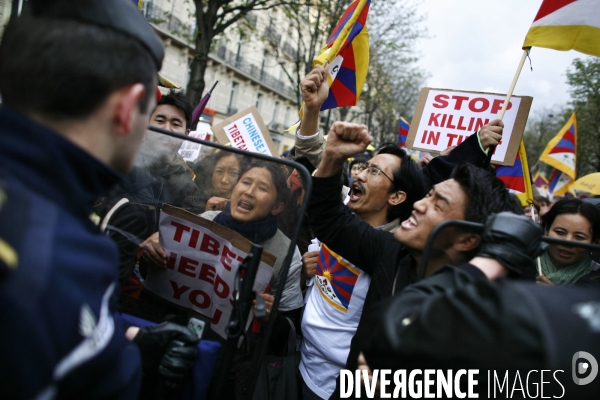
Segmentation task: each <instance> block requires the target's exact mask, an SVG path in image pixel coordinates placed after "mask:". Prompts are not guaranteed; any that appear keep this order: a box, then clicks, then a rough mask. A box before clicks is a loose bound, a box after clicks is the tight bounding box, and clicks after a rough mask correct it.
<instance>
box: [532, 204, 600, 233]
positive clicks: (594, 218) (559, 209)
mask: <svg viewBox="0 0 600 400" xmlns="http://www.w3.org/2000/svg"><path fill="white" fill-rule="evenodd" d="M561 214H580V215H583V216H584V217H585V219H587V220H588V221H590V224H591V225H592V242H597V241H598V237H600V211H598V209H597V208H596V207H595V206H594V205H593V204H591V203H586V202H585V201H583V200H581V199H562V200H559V201H557V202H556V204H554V205H553V206H552V208H550V210H549V211H548V212H547V213H546V214H544V215H543V216H542V228H544V232H548V231H549V230H550V227H551V226H552V224H553V223H554V220H555V219H556V217H557V216H559V215H561Z"/></svg>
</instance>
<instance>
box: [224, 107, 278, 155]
mask: <svg viewBox="0 0 600 400" xmlns="http://www.w3.org/2000/svg"><path fill="white" fill-rule="evenodd" d="M212 131H213V133H214V134H215V137H216V138H217V140H218V141H219V143H222V144H226V143H231V145H232V146H233V147H236V148H238V149H240V150H246V151H250V152H253V153H262V154H266V155H268V156H275V157H276V156H277V148H276V147H275V143H273V139H271V134H269V129H267V126H266V125H265V123H264V122H263V120H262V118H261V116H260V114H259V112H258V109H257V108H256V107H255V106H252V107H250V108H247V109H245V110H244V111H241V112H239V113H237V114H235V115H232V116H231V117H229V118H227V119H226V120H225V121H223V122H221V123H220V124H217V125H215V126H213V129H212Z"/></svg>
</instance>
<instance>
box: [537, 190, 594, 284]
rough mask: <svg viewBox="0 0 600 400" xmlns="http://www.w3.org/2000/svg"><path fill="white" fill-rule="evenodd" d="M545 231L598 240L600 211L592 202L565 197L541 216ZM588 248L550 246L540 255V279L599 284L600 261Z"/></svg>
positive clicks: (577, 240)
mask: <svg viewBox="0 0 600 400" xmlns="http://www.w3.org/2000/svg"><path fill="white" fill-rule="evenodd" d="M542 226H543V228H544V231H545V234H546V235H548V236H550V237H555V238H558V239H564V240H572V241H576V242H582V243H596V242H597V241H598V238H599V237H600V213H599V212H598V209H596V207H594V206H593V205H592V204H591V203H586V202H584V201H582V200H580V199H562V200H560V201H558V202H557V203H556V204H555V205H554V206H552V208H551V209H550V211H548V212H547V213H546V214H544V216H543V217H542ZM588 253H589V251H588V250H586V249H582V248H575V247H567V246H563V245H558V244H552V245H550V246H548V250H547V251H546V252H545V253H544V254H543V255H542V256H541V257H540V260H541V264H542V271H543V275H541V276H539V277H538V282H540V283H544V284H548V285H567V286H569V285H573V284H576V283H577V284H585V285H588V286H589V285H591V286H600V274H599V272H598V270H600V265H598V264H597V263H595V262H594V261H592V260H591V259H590V257H589V255H588Z"/></svg>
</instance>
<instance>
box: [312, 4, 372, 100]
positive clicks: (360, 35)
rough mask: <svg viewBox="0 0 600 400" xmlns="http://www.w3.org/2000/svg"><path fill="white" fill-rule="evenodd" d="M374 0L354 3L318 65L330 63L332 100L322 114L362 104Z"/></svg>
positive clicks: (323, 52) (319, 58) (335, 29)
mask: <svg viewBox="0 0 600 400" xmlns="http://www.w3.org/2000/svg"><path fill="white" fill-rule="evenodd" d="M370 4H371V1H370V0H354V1H353V2H352V3H350V5H349V6H348V9H347V10H346V12H344V15H342V18H341V19H340V21H339V22H338V24H337V26H336V27H335V28H334V29H333V32H332V33H331V36H329V39H328V40H327V44H325V46H323V48H322V49H321V51H320V52H319V55H318V56H317V58H315V60H314V64H315V65H317V64H321V65H323V64H325V62H326V61H327V62H328V63H329V77H328V81H329V88H330V89H329V97H328V98H327V100H325V103H323V105H322V106H321V110H329V109H331V108H336V107H343V106H354V105H356V104H357V103H358V99H359V98H360V93H361V91H362V87H363V85H364V83H365V80H366V79H367V70H368V69H369V33H368V31H367V14H368V12H369V6H370Z"/></svg>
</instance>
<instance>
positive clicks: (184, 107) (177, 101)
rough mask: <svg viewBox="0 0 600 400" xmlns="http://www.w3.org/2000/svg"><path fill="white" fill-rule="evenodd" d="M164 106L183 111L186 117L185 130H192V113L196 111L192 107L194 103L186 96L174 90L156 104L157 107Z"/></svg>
mask: <svg viewBox="0 0 600 400" xmlns="http://www.w3.org/2000/svg"><path fill="white" fill-rule="evenodd" d="M162 104H166V105H169V106H173V107H175V108H178V109H180V110H181V111H183V114H184V115H185V129H190V128H191V126H192V112H193V111H194V109H193V107H192V103H190V101H189V100H188V98H187V97H186V96H185V94H183V93H181V92H177V91H175V90H173V89H171V90H169V93H168V94H166V95H164V96H162V97H161V98H160V100H159V102H158V104H156V106H157V107H158V106H160V105H162Z"/></svg>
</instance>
